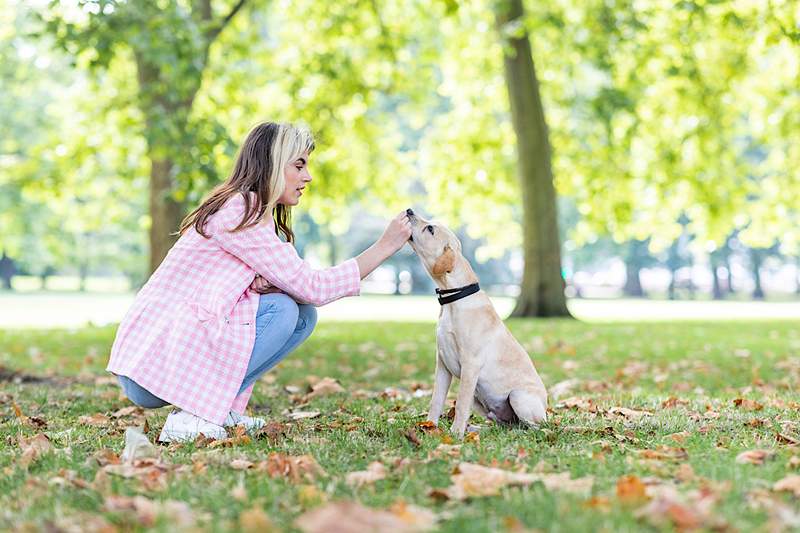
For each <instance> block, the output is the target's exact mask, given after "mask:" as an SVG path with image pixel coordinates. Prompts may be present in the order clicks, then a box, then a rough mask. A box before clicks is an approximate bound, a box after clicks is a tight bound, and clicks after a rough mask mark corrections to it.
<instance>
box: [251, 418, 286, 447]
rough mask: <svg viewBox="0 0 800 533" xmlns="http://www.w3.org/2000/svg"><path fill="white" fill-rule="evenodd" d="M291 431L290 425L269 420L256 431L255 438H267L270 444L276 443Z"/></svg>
mask: <svg viewBox="0 0 800 533" xmlns="http://www.w3.org/2000/svg"><path fill="white" fill-rule="evenodd" d="M288 432H289V426H287V425H286V424H284V423H282V422H275V421H272V422H267V423H266V424H265V425H264V426H262V427H261V428H260V429H259V430H258V431H256V432H255V434H254V435H253V438H254V439H256V440H258V439H262V438H263V439H267V440H268V441H269V442H270V444H276V443H277V442H278V441H280V440H282V439H283V438H284V437H285V436H286V434H287V433H288Z"/></svg>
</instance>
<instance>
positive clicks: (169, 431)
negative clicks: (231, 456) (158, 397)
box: [158, 409, 228, 442]
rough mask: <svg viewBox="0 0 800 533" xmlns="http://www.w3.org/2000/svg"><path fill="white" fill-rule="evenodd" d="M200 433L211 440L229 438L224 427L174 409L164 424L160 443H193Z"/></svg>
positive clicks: (159, 438) (159, 437)
mask: <svg viewBox="0 0 800 533" xmlns="http://www.w3.org/2000/svg"><path fill="white" fill-rule="evenodd" d="M200 433H202V434H203V435H205V436H206V437H208V438H210V439H224V438H225V437H227V436H228V433H227V432H226V431H225V428H223V427H222V426H218V425H216V424H214V423H212V422H209V421H208V420H206V419H204V418H200V417H199V416H196V415H193V414H192V413H187V412H186V411H183V410H181V409H173V410H172V412H171V413H170V414H169V416H168V417H167V421H166V422H164V427H163V429H162V430H161V434H160V435H159V436H158V441H159V442H172V441H191V440H194V439H195V438H196V437H197V436H198V435H199V434H200Z"/></svg>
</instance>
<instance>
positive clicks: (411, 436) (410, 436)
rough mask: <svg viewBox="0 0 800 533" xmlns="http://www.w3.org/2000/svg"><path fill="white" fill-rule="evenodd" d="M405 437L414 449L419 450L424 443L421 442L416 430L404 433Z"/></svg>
mask: <svg viewBox="0 0 800 533" xmlns="http://www.w3.org/2000/svg"><path fill="white" fill-rule="evenodd" d="M403 436H404V437H405V438H406V440H408V442H410V443H411V445H412V446H413V447H414V448H419V447H420V446H422V443H421V442H420V441H419V437H418V436H417V432H416V431H414V429H413V428H412V429H409V430H408V431H405V432H404V433H403Z"/></svg>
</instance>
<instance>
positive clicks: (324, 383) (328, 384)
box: [303, 377, 346, 401]
mask: <svg viewBox="0 0 800 533" xmlns="http://www.w3.org/2000/svg"><path fill="white" fill-rule="evenodd" d="M340 392H346V391H345V390H344V387H342V386H341V385H339V383H338V382H337V381H336V380H335V379H333V378H327V377H326V378H322V379H321V380H319V381H317V382H316V383H315V384H314V385H312V386H311V392H309V393H308V394H306V395H305V397H304V398H303V400H304V401H309V400H313V399H314V398H319V397H321V396H329V395H331V394H338V393H340Z"/></svg>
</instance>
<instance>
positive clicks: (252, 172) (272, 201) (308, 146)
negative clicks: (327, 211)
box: [180, 122, 315, 242]
mask: <svg viewBox="0 0 800 533" xmlns="http://www.w3.org/2000/svg"><path fill="white" fill-rule="evenodd" d="M314 147H315V145H314V137H313V136H312V134H311V132H310V131H309V130H308V128H306V127H304V126H296V125H293V124H279V123H275V122H264V123H261V124H259V125H257V126H256V127H254V128H253V129H252V130H250V133H248V134H247V138H246V139H245V141H244V144H242V147H241V148H240V149H239V154H238V155H237V157H236V163H235V164H234V167H233V172H231V175H230V176H229V177H228V179H226V180H225V181H224V182H223V183H221V184H219V185H217V186H216V187H215V188H214V190H212V191H211V193H210V194H209V195H208V197H207V198H206V199H205V200H203V202H202V203H201V204H200V207H198V208H197V209H195V210H194V211H192V212H191V213H190V214H189V215H188V216H187V217H186V218H185V219H184V220H183V222H182V223H181V228H180V233H181V234H183V232H184V231H186V230H187V229H188V228H190V227H191V226H194V228H195V230H197V232H198V233H199V234H200V235H202V236H203V237H205V238H209V235H207V234H206V233H205V231H204V227H205V223H206V221H207V219H208V217H209V216H211V215H213V214H214V213H216V212H217V211H219V210H220V209H221V208H222V206H223V205H225V202H227V201H228V200H229V199H230V198H231V197H232V196H233V195H234V194H237V193H238V194H242V195H243V196H244V206H245V208H244V216H243V217H242V220H241V221H240V222H239V225H238V226H236V227H235V228H234V229H233V230H231V231H239V230H242V229H245V228H249V227H250V226H253V225H255V224H258V223H259V222H261V221H262V219H263V218H264V216H265V214H268V213H272V212H273V210H274V217H275V232H276V233H277V232H278V231H279V230H280V231H281V232H282V233H283V234H284V236H285V237H286V240H287V241H289V242H293V241H294V233H293V232H292V229H291V223H290V218H291V217H290V211H289V208H288V207H287V206H285V205H279V204H278V200H279V199H280V197H281V195H282V194H283V190H284V189H285V188H286V176H285V175H284V169H285V168H286V165H288V164H289V162H290V161H292V160H294V159H297V158H298V157H300V156H301V155H302V154H303V153H305V152H309V153H310V152H312V151H313V150H314ZM250 192H254V193H255V194H256V199H257V200H256V202H255V203H251V201H250V194H249V193H250Z"/></svg>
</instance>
